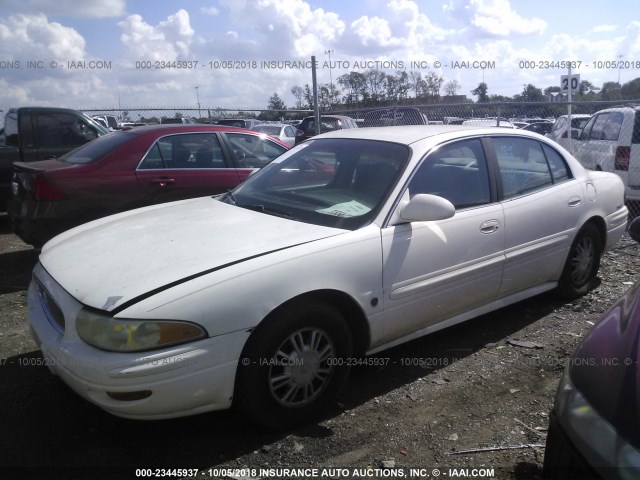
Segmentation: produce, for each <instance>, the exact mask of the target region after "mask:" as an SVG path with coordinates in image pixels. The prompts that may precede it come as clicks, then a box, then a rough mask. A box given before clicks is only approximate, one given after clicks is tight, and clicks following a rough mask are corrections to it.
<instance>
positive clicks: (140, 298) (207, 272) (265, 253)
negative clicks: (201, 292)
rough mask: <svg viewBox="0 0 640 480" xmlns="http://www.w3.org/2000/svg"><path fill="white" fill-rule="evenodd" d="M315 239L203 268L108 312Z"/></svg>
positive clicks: (116, 312)
mask: <svg viewBox="0 0 640 480" xmlns="http://www.w3.org/2000/svg"><path fill="white" fill-rule="evenodd" d="M316 240H320V239H316ZM316 240H310V241H308V242H302V243H297V244H295V245H289V246H287V247H282V248H277V249H275V250H270V251H268V252H263V253H259V254H257V255H252V256H250V257H246V258H241V259H240V260H235V261H233V262H230V263H226V264H224V265H220V266H218V267H214V268H210V269H208V270H204V271H202V272H198V273H194V274H193V275H189V276H188V277H184V278H181V279H180V280H176V281H175V282H171V283H167V284H166V285H163V286H161V287H158V288H154V289H153V290H150V291H148V292H147V293H143V294H142V295H138V296H137V297H134V298H132V299H131V300H127V301H126V302H124V303H123V304H122V305H120V306H119V307H117V308H114V309H113V310H112V311H110V312H109V313H110V314H111V315H117V314H118V313H120V312H122V311H123V310H126V309H127V308H129V307H130V306H132V305H135V304H136V303H138V302H141V301H142V300H145V299H147V298H149V297H152V296H154V295H156V294H157V293H160V292H163V291H165V290H169V289H170V288H173V287H175V286H177V285H180V284H182V283H186V282H188V281H190V280H193V279H194V278H198V277H203V276H205V275H208V274H210V273H213V272H217V271H218V270H222V269H223V268H227V267H232V266H233V265H237V264H239V263H242V262H246V261H249V260H253V259H254V258H260V257H264V256H265V255H270V254H272V253H276V252H280V251H282V250H287V249H289V248H293V247H298V246H300V245H304V244H306V243H311V242H315V241H316Z"/></svg>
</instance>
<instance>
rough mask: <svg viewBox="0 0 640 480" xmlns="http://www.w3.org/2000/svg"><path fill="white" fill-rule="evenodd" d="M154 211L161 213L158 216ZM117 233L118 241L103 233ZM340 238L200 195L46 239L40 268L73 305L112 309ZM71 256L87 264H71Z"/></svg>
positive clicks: (326, 230) (332, 232) (332, 231)
mask: <svg viewBox="0 0 640 480" xmlns="http://www.w3.org/2000/svg"><path fill="white" fill-rule="evenodd" d="M158 208H160V209H161V210H162V215H158V214H157V212H158ZM211 218H215V222H212V221H211V220H210V219H211ZM143 224H144V225H145V226H144V227H142V226H141V225H143ZM176 224H180V225H181V227H180V228H176V227H175V225H176ZM114 231H117V232H118V235H117V238H114V237H112V236H111V235H109V234H108V232H114ZM105 232H107V234H105ZM222 232H224V233H222ZM340 233H344V232H343V231H341V230H338V229H331V228H325V227H318V226H315V225H307V224H301V223H299V222H291V221H287V220H285V219H282V218H277V217H274V216H270V215H263V214H261V213H258V212H254V211H251V210H245V209H238V208H235V207H233V206H231V205H227V204H224V203H221V202H218V201H216V200H214V199H212V198H210V197H203V198H197V199H191V200H184V201H180V202H174V203H170V204H165V205H162V206H160V205H156V206H151V207H147V208H142V209H138V210H132V211H129V212H126V213H123V214H121V215H114V216H110V217H107V218H103V219H100V220H96V221H94V222H90V223H87V224H84V225H82V226H80V227H78V228H76V229H72V230H70V231H68V232H65V233H63V234H62V235H59V236H58V237H56V238H55V239H53V240H52V241H50V242H48V243H47V244H46V245H45V247H44V248H43V249H42V254H41V255H40V263H42V265H43V266H44V268H45V269H46V270H47V271H49V272H51V273H54V272H55V273H54V274H55V278H56V280H57V281H58V282H59V283H60V284H61V285H62V287H63V288H65V289H66V290H67V291H68V292H69V293H71V294H72V295H73V296H74V297H75V298H76V299H77V300H78V301H80V302H82V303H84V304H85V305H88V306H91V307H94V308H99V309H102V310H106V311H112V310H113V309H114V308H117V307H118V306H120V305H122V304H123V303H124V302H127V301H129V300H131V299H132V298H135V297H138V296H140V295H143V294H145V293H147V292H149V291H151V290H154V289H156V288H159V287H162V286H164V285H167V284H169V283H172V282H174V281H176V280H179V279H182V278H186V277H189V276H192V275H197V274H199V273H200V272H203V271H205V270H209V269H213V268H218V267H220V266H222V265H227V264H230V263H233V262H237V261H241V260H243V259H245V258H248V257H252V256H255V255H259V254H263V253H264V252H265V250H268V251H274V250H278V249H281V248H287V247H290V246H292V245H296V244H300V243H305V242H310V241H314V240H317V239H319V238H323V237H327V236H331V235H337V234H340ZM87 237H90V238H91V241H87V240H86V239H87ZM123 240H126V241H123ZM168 245H170V246H171V248H170V249H168V251H167V246H168ZM265 245H267V246H268V247H267V248H266V249H265ZM96 251H109V252H110V255H111V256H112V258H117V259H118V262H117V263H114V262H112V261H107V262H101V261H100V259H99V258H94V253H95V252H96ZM211 252H215V256H212V255H211ZM70 256H73V257H75V258H85V259H87V261H86V262H80V263H78V262H74V263H73V264H71V263H69V262H68V260H67V259H68V258H70Z"/></svg>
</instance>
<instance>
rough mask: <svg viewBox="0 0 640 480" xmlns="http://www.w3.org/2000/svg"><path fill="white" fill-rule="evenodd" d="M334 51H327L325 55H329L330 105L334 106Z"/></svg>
mask: <svg viewBox="0 0 640 480" xmlns="http://www.w3.org/2000/svg"><path fill="white" fill-rule="evenodd" d="M332 53H333V50H325V51H324V54H325V55H329V88H330V91H329V103H330V104H331V105H333V77H332V76H331V54H332Z"/></svg>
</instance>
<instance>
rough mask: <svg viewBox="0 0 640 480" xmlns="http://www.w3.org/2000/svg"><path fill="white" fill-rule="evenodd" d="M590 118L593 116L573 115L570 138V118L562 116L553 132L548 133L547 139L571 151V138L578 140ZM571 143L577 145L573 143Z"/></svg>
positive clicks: (557, 120) (554, 126) (556, 122)
mask: <svg viewBox="0 0 640 480" xmlns="http://www.w3.org/2000/svg"><path fill="white" fill-rule="evenodd" d="M590 118H591V115H584V114H577V115H571V135H570V137H569V117H568V115H560V116H559V117H558V118H557V119H556V121H555V123H554V124H553V128H552V129H551V131H550V132H549V133H547V137H549V138H550V139H551V140H553V141H554V142H556V143H558V144H559V145H562V146H563V147H564V148H566V149H567V150H569V138H571V139H572V140H574V139H577V138H578V137H579V136H580V133H581V132H582V129H583V128H584V126H585V125H586V124H587V122H588V121H589V119H590ZM571 143H572V145H573V144H575V142H573V141H572V142H571Z"/></svg>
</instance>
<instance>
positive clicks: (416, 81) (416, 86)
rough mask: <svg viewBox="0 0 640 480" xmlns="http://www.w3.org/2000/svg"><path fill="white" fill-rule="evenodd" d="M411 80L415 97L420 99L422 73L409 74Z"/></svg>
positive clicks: (412, 72)
mask: <svg viewBox="0 0 640 480" xmlns="http://www.w3.org/2000/svg"><path fill="white" fill-rule="evenodd" d="M409 78H410V79H411V88H413V96H414V97H416V98H418V97H419V94H420V85H421V84H422V74H421V73H420V72H415V71H411V72H409Z"/></svg>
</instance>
